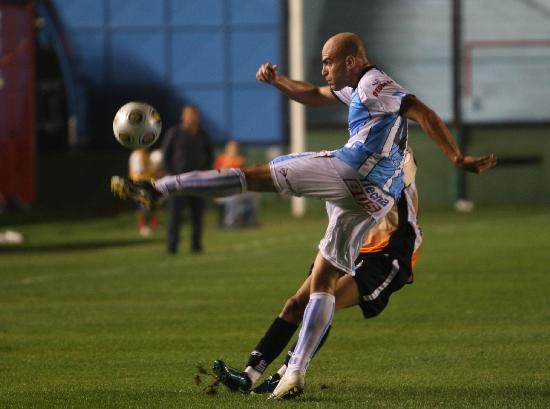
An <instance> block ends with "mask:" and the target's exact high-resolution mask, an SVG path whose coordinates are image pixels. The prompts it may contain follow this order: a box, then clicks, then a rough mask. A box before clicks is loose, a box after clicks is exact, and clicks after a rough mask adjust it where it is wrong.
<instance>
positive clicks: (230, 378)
mask: <svg viewBox="0 0 550 409" xmlns="http://www.w3.org/2000/svg"><path fill="white" fill-rule="evenodd" d="M212 370H213V371H214V373H215V374H216V378H218V380H219V381H220V382H221V383H223V384H224V385H225V386H227V387H228V388H229V389H231V390H232V391H238V392H243V393H248V392H250V386H251V384H252V382H251V381H250V378H249V377H248V375H247V374H246V373H245V372H240V371H237V370H236V369H233V368H231V367H229V366H227V365H226V364H225V362H223V361H221V360H219V359H217V360H215V361H214V363H213V364H212Z"/></svg>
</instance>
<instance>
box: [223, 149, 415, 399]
mask: <svg viewBox="0 0 550 409" xmlns="http://www.w3.org/2000/svg"><path fill="white" fill-rule="evenodd" d="M415 173H416V164H415V162H414V158H413V156H412V152H411V151H410V148H409V147H407V156H406V158H405V166H404V180H405V184H406V187H405V189H404V190H403V194H402V195H401V197H400V198H399V200H398V201H397V203H396V204H395V205H394V206H393V207H392V209H391V210H390V211H389V212H388V213H387V214H386V216H385V217H384V219H382V221H381V222H380V223H378V224H377V225H376V226H375V227H373V228H372V229H371V230H370V231H369V234H368V235H367V237H366V239H365V241H364V243H363V246H362V247H361V252H360V255H359V258H358V259H357V260H356V265H357V268H356V270H355V276H353V277H352V276H350V275H345V276H342V277H341V278H340V279H339V280H338V282H337V284H336V290H335V294H334V295H335V298H336V305H335V309H336V310H340V309H343V308H348V307H353V306H356V305H358V306H359V307H360V308H361V309H362V311H363V316H364V317H365V318H367V319H368V318H373V317H375V316H377V315H379V314H380V313H381V312H382V311H383V310H384V309H385V308H386V306H387V304H388V302H389V298H390V296H391V294H392V293H394V292H396V291H398V290H400V289H401V288H402V287H403V286H404V285H405V284H410V283H412V281H413V268H414V265H415V262H416V259H417V256H418V252H419V251H420V246H421V244H422V233H421V230H420V228H419V226H418V222H417V214H418V193H417V190H416V185H415V183H414V176H415ZM310 285H311V276H308V277H307V278H306V280H305V281H304V283H303V284H302V285H301V287H300V288H299V289H298V291H297V292H296V294H295V295H294V296H292V297H291V298H289V299H288V300H287V302H286V303H285V305H284V307H283V310H282V311H281V313H280V314H279V315H278V316H277V317H276V318H275V320H274V321H273V323H272V324H271V326H270V327H269V328H268V330H267V331H266V332H265V334H264V336H263V337H262V338H261V340H260V342H258V344H257V345H256V347H255V348H254V350H253V351H252V352H251V353H250V356H249V359H248V363H247V365H246V368H245V370H244V371H239V370H236V369H233V368H231V367H229V366H227V365H226V364H225V362H224V361H221V360H216V361H214V365H213V369H214V372H215V373H216V376H217V378H218V379H219V380H220V382H221V383H223V384H224V385H225V386H227V387H228V388H229V389H231V390H235V391H240V392H245V393H246V392H249V391H250V390H252V391H253V392H255V393H271V392H273V390H274V389H275V387H276V386H277V384H278V382H279V380H280V379H281V377H282V376H283V375H284V374H285V372H286V369H287V367H288V363H289V361H290V358H291V356H292V350H294V348H295V346H296V344H295V345H294V347H293V348H292V349H291V351H289V354H288V355H287V356H286V359H285V363H284V364H283V366H282V367H281V368H280V369H279V370H278V371H277V372H276V373H274V374H273V375H271V376H270V377H268V378H267V379H266V380H264V382H263V383H261V384H260V385H259V386H256V387H254V384H255V383H256V382H257V381H258V379H259V378H260V376H261V375H262V374H263V373H264V371H265V370H266V368H267V367H268V366H269V365H270V364H271V363H272V362H273V360H274V359H275V358H276V357H277V356H278V355H279V354H280V353H281V352H282V351H283V349H284V348H285V347H286V345H287V344H288V342H289V341H290V339H291V338H292V336H293V335H294V333H295V332H296V330H297V328H298V325H299V324H300V321H301V320H302V315H303V312H304V308H305V306H306V304H307V302H308V298H309V292H310ZM327 336H328V331H327V333H326V335H325V337H324V338H323V340H322V342H321V344H320V345H319V347H318V348H317V349H319V348H320V347H321V345H322V344H323V342H324V341H325V339H326V337H327Z"/></svg>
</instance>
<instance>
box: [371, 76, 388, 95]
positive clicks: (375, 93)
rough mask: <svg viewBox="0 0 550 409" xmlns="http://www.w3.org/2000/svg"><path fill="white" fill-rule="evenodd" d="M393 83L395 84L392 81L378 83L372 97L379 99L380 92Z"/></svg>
mask: <svg viewBox="0 0 550 409" xmlns="http://www.w3.org/2000/svg"><path fill="white" fill-rule="evenodd" d="M392 82H393V81H392V80H388V81H383V82H380V83H378V85H377V86H376V88H374V91H372V95H374V96H375V97H377V96H378V94H380V91H382V90H383V89H384V87H386V86H387V85H390V84H391V83H392ZM373 85H374V84H373Z"/></svg>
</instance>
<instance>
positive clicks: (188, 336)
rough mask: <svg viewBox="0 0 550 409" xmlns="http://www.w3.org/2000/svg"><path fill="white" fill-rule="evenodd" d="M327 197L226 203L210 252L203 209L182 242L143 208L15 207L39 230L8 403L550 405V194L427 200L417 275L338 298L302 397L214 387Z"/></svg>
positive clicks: (14, 310) (291, 265)
mask: <svg viewBox="0 0 550 409" xmlns="http://www.w3.org/2000/svg"><path fill="white" fill-rule="evenodd" d="M312 208H313V210H312V211H311V212H310V213H309V214H308V215H307V216H306V217H305V218H304V219H301V220H293V219H291V218H289V217H288V213H287V210H286V204H285V202H283V201H282V200H279V199H277V200H272V201H268V203H267V205H266V207H265V209H264V212H263V214H262V226H261V227H260V228H259V229H252V230H237V231H220V230H218V229H217V228H216V217H215V216H216V215H215V212H214V211H213V209H212V211H210V212H209V214H208V222H207V229H206V231H205V253H204V254H203V255H199V256H197V255H191V254H190V253H189V251H188V245H187V243H188V241H187V237H188V234H189V233H188V226H187V225H186V226H184V228H183V235H184V238H183V241H184V242H183V243H182V247H181V252H180V254H179V255H177V256H167V255H166V254H165V252H164V242H163V239H164V231H160V232H158V234H157V235H156V236H154V237H152V238H151V239H148V240H144V239H141V238H139V237H137V235H136V233H135V231H134V218H133V214H131V213H122V214H119V215H118V216H114V217H108V218H101V219H88V220H85V221H64V222H63V221H61V222H57V221H54V222H35V223H23V222H21V223H16V224H13V222H12V225H10V226H9V228H11V229H15V230H19V231H21V232H22V233H23V234H24V235H25V238H26V241H25V244H24V245H22V246H19V247H9V248H8V247H0V379H1V381H0V407H2V408H31V407H67V408H218V407H219V408H260V407H262V408H263V407H266V406H273V407H275V406H277V407H292V408H302V407H304V408H305V407H308V408H343V407H346V408H476V409H478V408H498V409H503V408H510V409H512V408H513V409H518V408H541V409H547V408H549V407H550V255H549V254H550V253H549V249H550V234H549V233H548V226H550V208H548V207H539V208H502V209H483V208H481V209H478V210H476V211H475V212H473V213H471V214H457V213H452V212H448V211H442V210H435V211H430V210H425V211H424V212H423V213H422V215H421V222H422V226H423V229H424V232H425V244H424V249H423V252H422V254H421V258H420V260H419V263H418V266H417V270H416V281H415V283H414V284H413V285H412V286H407V287H406V288H405V289H403V290H402V291H401V292H400V293H398V294H396V295H395V296H394V297H393V299H392V301H391V303H390V306H389V307H388V309H387V310H386V311H385V312H384V313H383V314H382V315H381V316H380V317H378V318H376V319H373V320H369V321H366V320H364V319H362V316H361V313H360V311H359V310H358V309H351V310H347V311H343V312H340V313H338V314H337V315H336V317H335V321H334V328H333V331H332V333H331V336H330V338H329V339H328V341H327V343H326V345H325V347H324V349H323V350H322V351H321V352H320V353H319V355H318V356H317V357H316V359H315V360H314V361H313V363H312V364H311V366H310V369H309V372H308V378H307V385H306V393H305V394H304V395H303V396H302V397H301V398H300V399H298V400H297V401H292V402H266V401H265V397H264V396H253V395H251V396H241V395H239V394H232V393H229V392H228V391H227V390H225V389H223V387H221V386H220V387H219V388H217V389H216V393H212V394H208V393H207V389H208V388H207V386H208V385H209V384H210V383H211V378H209V377H208V376H205V375H202V380H203V383H202V384H200V385H198V386H197V385H196V384H195V375H196V373H197V369H196V365H197V364H198V363H200V364H203V365H204V366H205V367H207V368H209V367H210V364H211V361H212V360H213V359H216V358H223V359H225V360H227V361H228V362H229V363H230V364H232V365H234V366H241V365H243V364H244V363H245V362H246V359H247V356H248V352H249V351H250V350H251V349H252V348H253V347H254V346H255V344H256V342H257V340H258V338H259V337H260V336H261V335H262V334H263V331H264V330H265V328H266V327H267V325H269V324H270V323H271V321H272V320H273V318H274V317H275V315H276V314H277V313H278V311H279V309H280V308H281V306H282V303H283V301H284V300H286V297H288V296H289V295H291V294H292V292H293V290H295V289H296V288H297V286H298V285H299V284H300V282H301V281H302V280H303V278H304V276H305V274H306V271H307V268H308V266H309V263H310V261H311V260H312V257H313V256H314V254H315V251H316V245H317V242H318V240H319V238H320V236H321V234H322V231H323V230H324V225H325V217H324V215H323V213H322V210H321V208H320V206H319V205H318V204H317V203H315V204H314V205H312ZM2 217H4V219H2V220H4V222H5V221H6V216H5V215H4V216H2ZM279 363H280V360H277V361H276V362H275V364H274V365H273V368H272V369H275V368H277V367H278V365H279ZM268 372H269V370H268Z"/></svg>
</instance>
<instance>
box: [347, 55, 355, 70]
mask: <svg viewBox="0 0 550 409" xmlns="http://www.w3.org/2000/svg"><path fill="white" fill-rule="evenodd" d="M356 62H357V60H356V59H355V57H354V56H353V55H348V56H347V57H346V68H347V69H351V68H353V66H354V65H355V63H356Z"/></svg>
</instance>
